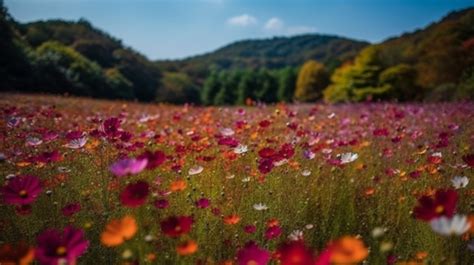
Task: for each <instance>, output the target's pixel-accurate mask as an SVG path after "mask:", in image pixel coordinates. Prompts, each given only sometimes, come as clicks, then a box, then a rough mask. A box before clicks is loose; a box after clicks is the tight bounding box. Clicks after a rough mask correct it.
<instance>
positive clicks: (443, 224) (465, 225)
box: [430, 214, 471, 236]
mask: <svg viewBox="0 0 474 265" xmlns="http://www.w3.org/2000/svg"><path fill="white" fill-rule="evenodd" d="M430 225H431V229H433V231H435V232H436V233H438V234H440V235H443V236H451V235H462V234H464V233H465V232H466V231H467V230H469V227H471V224H470V223H469V222H468V220H467V218H466V216H465V215H458V214H456V215H454V216H453V217H452V218H448V217H446V216H441V217H439V218H436V219H433V220H431V221H430Z"/></svg>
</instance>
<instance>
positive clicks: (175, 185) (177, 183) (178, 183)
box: [170, 179, 187, 192]
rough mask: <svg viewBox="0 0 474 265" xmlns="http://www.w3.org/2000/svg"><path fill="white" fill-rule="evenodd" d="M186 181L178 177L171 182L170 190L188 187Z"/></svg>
mask: <svg viewBox="0 0 474 265" xmlns="http://www.w3.org/2000/svg"><path fill="white" fill-rule="evenodd" d="M186 186H187V184H186V181H184V180H182V179H177V180H175V181H173V182H171V184H170V190H171V191H173V192H178V191H183V190H185V189H186Z"/></svg>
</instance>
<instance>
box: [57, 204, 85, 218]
mask: <svg viewBox="0 0 474 265" xmlns="http://www.w3.org/2000/svg"><path fill="white" fill-rule="evenodd" d="M80 210H81V204H80V203H78V202H76V203H70V204H68V205H66V206H64V207H63V208H62V209H61V212H62V213H63V215H64V216H72V215H74V214H75V213H77V212H79V211H80Z"/></svg>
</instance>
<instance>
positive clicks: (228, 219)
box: [223, 214, 240, 225]
mask: <svg viewBox="0 0 474 265" xmlns="http://www.w3.org/2000/svg"><path fill="white" fill-rule="evenodd" d="M223 220H224V223H225V224H227V225H235V224H238V223H239V222H240V216H238V215H236V214H231V215H227V216H225V217H224V219H223Z"/></svg>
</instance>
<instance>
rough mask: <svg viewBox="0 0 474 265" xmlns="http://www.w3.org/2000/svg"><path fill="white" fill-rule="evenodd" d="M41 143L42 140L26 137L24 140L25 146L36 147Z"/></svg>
mask: <svg viewBox="0 0 474 265" xmlns="http://www.w3.org/2000/svg"><path fill="white" fill-rule="evenodd" d="M42 143H43V140H41V139H39V138H37V137H28V138H26V145H28V146H38V145H40V144H42Z"/></svg>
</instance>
